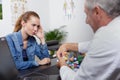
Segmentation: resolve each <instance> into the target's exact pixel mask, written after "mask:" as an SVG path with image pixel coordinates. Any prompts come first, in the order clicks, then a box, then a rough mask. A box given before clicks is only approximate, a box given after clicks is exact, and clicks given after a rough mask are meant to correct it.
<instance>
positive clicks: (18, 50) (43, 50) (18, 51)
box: [6, 31, 49, 70]
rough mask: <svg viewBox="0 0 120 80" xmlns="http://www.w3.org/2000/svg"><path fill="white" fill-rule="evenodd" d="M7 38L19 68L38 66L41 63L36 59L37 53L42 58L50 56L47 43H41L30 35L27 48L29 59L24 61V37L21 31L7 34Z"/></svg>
mask: <svg viewBox="0 0 120 80" xmlns="http://www.w3.org/2000/svg"><path fill="white" fill-rule="evenodd" d="M6 40H7V42H8V45H9V48H10V51H11V53H12V56H13V59H14V61H15V64H16V67H17V69H19V70H21V69H27V68H31V67H33V66H38V65H39V64H38V63H37V62H36V61H35V55H37V56H38V57H39V58H40V59H43V58H46V57H49V53H48V48H47V45H46V44H44V45H42V44H40V45H39V44H38V43H37V42H36V40H35V38H34V37H32V36H29V38H28V43H27V48H26V53H27V56H28V61H24V60H23V56H22V50H23V41H22V40H23V39H22V34H21V31H19V32H14V33H12V34H9V35H7V36H6Z"/></svg>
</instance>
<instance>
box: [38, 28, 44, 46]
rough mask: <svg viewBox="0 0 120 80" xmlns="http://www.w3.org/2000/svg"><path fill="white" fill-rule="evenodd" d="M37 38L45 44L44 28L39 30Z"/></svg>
mask: <svg viewBox="0 0 120 80" xmlns="http://www.w3.org/2000/svg"><path fill="white" fill-rule="evenodd" d="M36 36H37V37H38V38H39V39H40V41H41V43H42V44H45V38H44V32H43V29H42V28H39V29H38V31H37V33H36Z"/></svg>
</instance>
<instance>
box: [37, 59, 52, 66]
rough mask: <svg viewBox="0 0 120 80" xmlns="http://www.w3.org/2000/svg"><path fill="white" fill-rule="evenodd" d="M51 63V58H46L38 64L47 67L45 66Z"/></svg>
mask: <svg viewBox="0 0 120 80" xmlns="http://www.w3.org/2000/svg"><path fill="white" fill-rule="evenodd" d="M50 62H51V61H50V58H44V59H42V60H40V61H39V62H38V64H39V65H45V64H49V63H50Z"/></svg>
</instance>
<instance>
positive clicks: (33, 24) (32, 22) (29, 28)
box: [23, 16, 41, 36]
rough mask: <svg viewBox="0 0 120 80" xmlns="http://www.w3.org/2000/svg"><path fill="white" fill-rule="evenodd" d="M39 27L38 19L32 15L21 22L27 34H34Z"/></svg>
mask: <svg viewBox="0 0 120 80" xmlns="http://www.w3.org/2000/svg"><path fill="white" fill-rule="evenodd" d="M40 28H41V26H40V19H39V18H37V17H34V16H31V17H30V19H29V20H28V21H27V22H24V24H23V30H24V32H25V33H26V34H27V35H29V36H33V35H35V34H36V33H37V32H38V29H40Z"/></svg>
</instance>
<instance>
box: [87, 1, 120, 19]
mask: <svg viewBox="0 0 120 80" xmlns="http://www.w3.org/2000/svg"><path fill="white" fill-rule="evenodd" d="M85 6H86V7H87V8H89V9H93V8H94V7H95V6H99V7H100V8H101V9H103V10H104V11H105V12H106V13H107V14H108V15H109V16H111V17H112V18H115V17H117V16H119V15H120V0H86V2H85Z"/></svg>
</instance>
